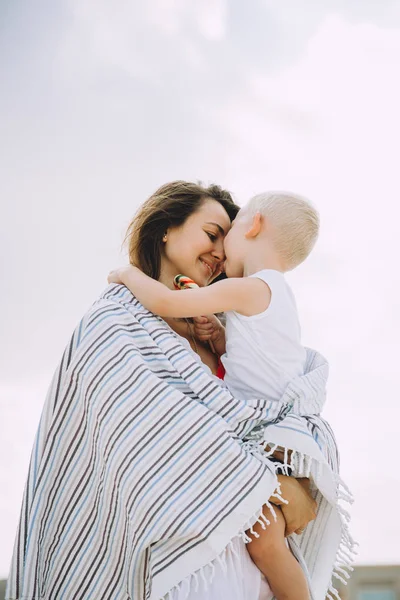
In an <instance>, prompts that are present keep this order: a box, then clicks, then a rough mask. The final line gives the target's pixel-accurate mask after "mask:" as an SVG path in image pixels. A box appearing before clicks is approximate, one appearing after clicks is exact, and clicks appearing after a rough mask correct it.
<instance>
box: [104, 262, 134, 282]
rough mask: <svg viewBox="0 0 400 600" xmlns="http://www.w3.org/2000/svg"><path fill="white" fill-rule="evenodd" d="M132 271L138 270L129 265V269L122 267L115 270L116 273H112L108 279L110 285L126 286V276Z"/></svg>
mask: <svg viewBox="0 0 400 600" xmlns="http://www.w3.org/2000/svg"><path fill="white" fill-rule="evenodd" d="M132 269H136V267H134V266H133V265H128V266H127V267H120V268H119V269H115V270H114V271H110V272H109V274H108V277H107V281H108V283H122V284H124V283H125V281H126V275H127V274H128V273H129V272H131V271H132Z"/></svg>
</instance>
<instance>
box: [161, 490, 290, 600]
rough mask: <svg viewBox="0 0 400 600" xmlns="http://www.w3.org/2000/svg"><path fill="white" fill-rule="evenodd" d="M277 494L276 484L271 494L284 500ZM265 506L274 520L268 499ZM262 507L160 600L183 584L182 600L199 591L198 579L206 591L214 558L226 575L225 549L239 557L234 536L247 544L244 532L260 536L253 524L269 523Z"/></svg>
mask: <svg viewBox="0 0 400 600" xmlns="http://www.w3.org/2000/svg"><path fill="white" fill-rule="evenodd" d="M279 494H280V486H279V484H278V486H277V489H276V491H275V493H274V494H273V495H274V496H277V497H279V498H280V499H281V500H282V501H283V502H286V500H284V499H283V498H282V497H281V496H280V495H279ZM265 506H267V507H268V508H269V510H270V511H271V513H272V515H273V518H274V519H275V520H276V518H277V517H276V513H275V511H274V509H273V506H272V504H271V503H270V502H269V501H267V502H266V503H265ZM263 508H264V507H262V508H261V509H260V510H259V511H258V512H257V513H256V514H255V515H254V518H253V519H250V520H249V521H247V523H245V525H244V526H243V527H242V528H241V529H240V531H239V532H238V533H237V534H236V535H235V536H234V537H233V538H232V540H231V541H230V542H229V543H228V544H227V546H226V547H225V548H224V549H223V551H222V552H221V553H220V554H218V555H217V556H216V557H215V559H213V560H212V561H211V562H209V563H207V564H206V565H204V566H203V567H200V569H197V571H194V572H193V573H191V574H190V575H188V576H187V577H185V579H183V580H182V581H180V582H179V583H178V584H177V585H175V586H174V587H173V588H172V589H171V590H170V591H169V592H168V593H167V594H166V595H165V596H163V597H162V598H160V600H173V599H174V595H175V594H174V592H175V590H176V591H177V592H182V590H183V589H184V586H185V587H187V593H186V594H185V596H182V597H181V596H180V598H181V599H182V600H186V599H187V598H188V596H189V594H190V590H191V589H194V591H195V592H198V591H199V588H200V583H199V580H201V581H202V582H203V589H204V590H205V591H207V590H208V588H209V586H210V585H211V583H212V581H213V579H214V576H215V565H214V561H215V560H216V561H217V562H218V564H219V566H220V567H221V570H222V572H223V573H224V575H226V574H227V573H228V567H227V564H226V551H227V549H228V548H229V550H230V551H231V552H232V554H234V555H235V556H236V558H239V555H238V553H237V551H236V549H235V546H234V544H233V540H234V539H236V538H240V539H241V540H243V541H244V542H245V543H246V544H249V543H250V542H251V541H252V538H251V537H250V536H249V535H248V534H247V533H246V532H250V533H251V534H252V535H254V537H260V536H259V534H258V533H257V532H256V531H254V529H253V527H254V525H255V524H256V523H259V524H260V525H261V527H262V528H263V529H266V527H267V525H270V524H271V521H270V520H269V519H268V518H267V517H266V516H265V514H264V511H263Z"/></svg>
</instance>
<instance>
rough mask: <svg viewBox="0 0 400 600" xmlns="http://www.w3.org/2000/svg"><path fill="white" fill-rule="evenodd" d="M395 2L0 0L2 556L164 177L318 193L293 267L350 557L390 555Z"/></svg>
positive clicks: (394, 432) (398, 101)
mask: <svg viewBox="0 0 400 600" xmlns="http://www.w3.org/2000/svg"><path fill="white" fill-rule="evenodd" d="M399 64H400V2H399V1H398V0H397V1H389V0H380V2H379V3H378V2H376V1H375V0H335V1H334V0H308V1H307V0H306V1H304V2H301V3H299V2H298V0H285V1H283V2H274V1H273V0H248V1H247V2H245V3H244V2H242V0H192V2H187V1H184V0H149V1H148V2H146V3H144V2H140V1H139V0H114V2H112V3H111V2H108V1H106V0H56V1H54V0H38V2H35V3H29V2H28V1H27V0H24V1H22V0H3V1H2V2H1V3H0V89H1V94H0V198H1V217H0V234H1V235H0V261H1V282H2V289H3V293H2V295H1V315H2V317H3V318H2V319H1V322H0V335H1V340H2V344H1V345H0V410H1V418H0V490H1V497H0V532H1V539H2V543H1V547H0V577H1V576H6V575H7V572H8V568H9V563H10V559H11V553H12V546H13V540H14V535H15V530H16V526H17V521H18V515H19V510H20V503H21V498H22V492H23V487H24V482H25V478H26V473H27V469H28V463H29V456H30V452H31V448H32V444H33V438H34V435H35V432H36V428H37V425H38V420H39V417H40V413H41V408H42V405H43V402H44V398H45V394H46V390H47V387H48V385H49V383H50V379H51V376H52V373H53V372H54V370H55V368H56V366H57V364H58V361H59V360H60V358H61V354H62V351H63V348H64V346H65V345H66V343H67V342H68V339H69V336H70V335H71V333H72V331H73V329H74V327H75V325H76V324H77V322H78V321H79V319H80V318H81V316H82V315H83V314H84V313H85V311H86V310H87V309H88V308H89V307H90V305H91V304H92V303H93V302H94V301H95V300H96V298H97V297H98V295H99V294H100V293H101V291H102V290H103V288H104V287H105V285H106V277H107V274H108V272H109V271H110V269H112V268H115V267H116V266H118V265H121V264H124V263H125V262H126V253H125V252H124V251H123V250H121V244H122V241H123V237H124V233H125V230H126V227H127V225H128V224H129V221H130V219H131V217H132V216H133V214H134V213H135V210H136V208H137V207H138V206H139V204H140V203H141V202H143V201H144V200H145V199H146V198H147V197H148V196H149V195H150V194H151V193H152V192H153V191H155V189H156V188H157V187H158V186H159V185H161V184H162V183H165V182H167V181H172V180H174V179H187V180H202V181H203V182H205V183H211V182H216V183H219V184H220V185H222V186H224V187H226V188H228V189H230V190H231V191H232V192H233V193H234V196H235V198H236V200H237V202H238V203H239V204H243V203H244V202H246V200H247V199H249V197H250V196H251V195H253V194H255V193H258V192H261V191H266V190H269V189H284V190H291V191H294V192H297V193H300V194H303V195H305V196H307V197H309V198H310V199H311V200H312V201H313V203H314V204H315V205H316V206H317V207H318V209H319V211H320V215H321V221H322V227H321V234H320V239H319V241H318V244H317V246H316V248H315V250H314V251H313V253H312V255H311V256H310V257H309V259H308V260H307V261H306V262H305V263H304V264H303V265H302V266H300V267H299V268H298V269H297V270H295V271H294V272H293V273H290V274H289V276H288V280H289V282H290V284H291V285H292V287H293V290H294V292H295V294H296V297H297V302H298V308H299V313H300V319H301V322H302V332H303V342H304V344H305V345H307V346H311V347H314V348H316V349H318V350H319V351H320V352H322V353H323V354H324V355H325V356H326V357H327V358H328V360H329V362H330V365H331V371H330V379H329V385H328V400H327V405H326V409H325V411H324V416H325V417H326V418H327V419H328V420H329V422H330V423H331V425H332V427H333V429H334V431H335V433H336V436H337V440H338V444H339V449H340V452H341V465H342V466H341V472H342V476H343V478H344V479H345V480H346V482H347V483H348V485H349V486H350V487H351V488H352V490H353V492H354V495H355V497H356V502H355V504H354V507H353V509H352V516H353V525H352V532H353V535H354V537H355V538H356V539H357V540H358V541H359V543H360V550H359V556H358V559H357V561H358V562H359V563H363V564H364V563H367V564H369V563H400V550H399V548H398V543H397V540H398V538H399V536H400V521H399V519H398V517H397V514H396V511H397V505H398V501H397V500H396V498H397V499H398V497H399V493H400V477H399V474H398V467H397V460H396V458H397V456H398V444H397V438H398V436H399V433H400V426H399V420H400V397H399V392H398V385H397V374H396V372H397V369H398V365H397V359H398V357H399V356H400V353H399V337H400V316H399V311H398V306H399V304H400V269H399V267H398V260H399V250H398V244H399V220H400V208H399V200H400V198H399V175H398V173H399V171H398V157H399V140H400V111H399V106H400V83H399V76H398V69H399Z"/></svg>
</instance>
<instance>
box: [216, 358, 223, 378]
mask: <svg viewBox="0 0 400 600" xmlns="http://www.w3.org/2000/svg"><path fill="white" fill-rule="evenodd" d="M216 376H217V377H218V378H219V379H224V377H225V367H224V365H223V364H222V362H221V359H220V358H219V359H218V367H217V372H216Z"/></svg>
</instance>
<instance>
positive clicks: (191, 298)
mask: <svg viewBox="0 0 400 600" xmlns="http://www.w3.org/2000/svg"><path fill="white" fill-rule="evenodd" d="M108 282H109V283H123V284H124V285H126V287H128V288H129V289H130V290H131V292H132V293H133V294H135V296H136V298H137V299H138V300H139V302H140V303H141V304H143V306H145V307H146V308H147V309H148V310H150V311H151V312H153V313H155V314H157V315H160V316H161V317H199V316H202V315H207V314H212V313H216V312H226V311H229V310H235V311H237V312H239V313H241V314H244V315H252V314H257V313H259V312H262V311H263V310H265V309H266V308H267V307H268V304H269V301H270V292H269V288H268V286H267V285H266V284H265V283H264V282H263V281H261V280H260V279H257V278H254V277H243V278H239V277H234V278H231V279H224V280H223V281H218V282H217V283H215V284H214V285H210V286H207V287H203V288H194V289H186V290H179V294H178V293H177V291H176V290H170V289H168V288H167V287H166V286H165V285H163V284H162V283H160V282H159V281H155V280H154V279H151V277H148V276H147V275H145V274H144V273H143V272H142V271H140V269H138V268H137V267H133V266H129V267H123V268H122V269H118V270H117V271H112V272H111V273H110V275H109V276H108Z"/></svg>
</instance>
